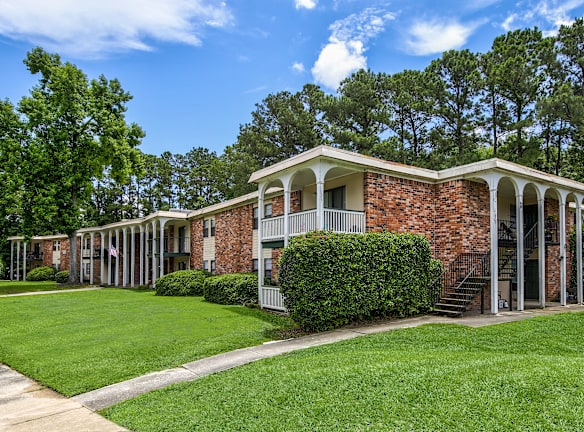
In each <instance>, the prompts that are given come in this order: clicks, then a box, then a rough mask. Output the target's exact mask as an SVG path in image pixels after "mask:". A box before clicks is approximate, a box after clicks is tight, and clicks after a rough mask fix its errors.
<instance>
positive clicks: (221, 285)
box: [205, 273, 258, 305]
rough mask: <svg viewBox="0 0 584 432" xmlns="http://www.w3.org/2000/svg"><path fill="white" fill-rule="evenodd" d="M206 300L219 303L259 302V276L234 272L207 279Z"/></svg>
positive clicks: (243, 303)
mask: <svg viewBox="0 0 584 432" xmlns="http://www.w3.org/2000/svg"><path fill="white" fill-rule="evenodd" d="M205 300H207V301H210V302H213V303H219V304H233V305H237V304H241V305H245V304H252V303H253V304H255V303H257V302H258V276H257V275H256V274H255V273H232V274H225V275H220V276H211V277H210V278H207V279H206V280H205Z"/></svg>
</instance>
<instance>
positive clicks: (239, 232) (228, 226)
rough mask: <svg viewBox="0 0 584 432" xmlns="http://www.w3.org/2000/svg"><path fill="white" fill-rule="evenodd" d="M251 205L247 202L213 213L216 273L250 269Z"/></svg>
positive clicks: (251, 241) (251, 246)
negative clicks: (246, 203)
mask: <svg viewBox="0 0 584 432" xmlns="http://www.w3.org/2000/svg"><path fill="white" fill-rule="evenodd" d="M252 256H253V207H252V204H248V205H245V206H242V207H237V208H234V209H230V210H226V211H224V212H222V213H218V214H216V215H215V265H216V273H217V274H224V273H241V272H251V271H252Z"/></svg>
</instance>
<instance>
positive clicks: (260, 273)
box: [258, 183, 267, 309]
mask: <svg viewBox="0 0 584 432" xmlns="http://www.w3.org/2000/svg"><path fill="white" fill-rule="evenodd" d="M266 186H267V184H266V183H260V184H259V185H258V304H259V305H260V309H261V308H263V307H264V305H263V302H262V286H263V285H264V247H263V244H262V237H263V229H262V226H263V219H264V193H265V191H266Z"/></svg>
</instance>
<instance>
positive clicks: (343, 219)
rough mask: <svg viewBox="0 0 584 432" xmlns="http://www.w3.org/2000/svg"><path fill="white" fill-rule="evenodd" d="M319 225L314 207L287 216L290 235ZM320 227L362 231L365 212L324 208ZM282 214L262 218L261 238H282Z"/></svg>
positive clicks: (349, 231)
mask: <svg viewBox="0 0 584 432" xmlns="http://www.w3.org/2000/svg"><path fill="white" fill-rule="evenodd" d="M318 227H319V224H318V213H317V210H316V209H313V210H306V211H302V212H297V213H291V214H290V215H289V216H288V235H289V236H290V237H292V236H297V235H303V234H306V233H308V232H310V231H315V230H317V229H318ZM322 229H323V230H325V231H332V232H336V233H353V234H355V233H364V232H365V213H364V212H362V211H353V210H337V209H324V211H323V224H322ZM284 231H285V223H284V216H276V217H271V218H266V219H263V220H262V240H263V241H273V240H282V239H284V235H285V232H284Z"/></svg>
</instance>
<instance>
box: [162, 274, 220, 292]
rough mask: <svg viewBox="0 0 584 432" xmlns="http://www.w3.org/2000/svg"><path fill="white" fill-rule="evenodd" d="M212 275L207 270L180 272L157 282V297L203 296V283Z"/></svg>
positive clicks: (165, 276) (163, 277)
mask: <svg viewBox="0 0 584 432" xmlns="http://www.w3.org/2000/svg"><path fill="white" fill-rule="evenodd" d="M209 275H210V273H209V272H208V271H206V270H179V271H175V272H173V273H168V274H165V275H164V276H162V277H161V278H160V279H157V280H156V295H160V296H201V295H203V283H204V282H205V279H206V278H207V277H209Z"/></svg>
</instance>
